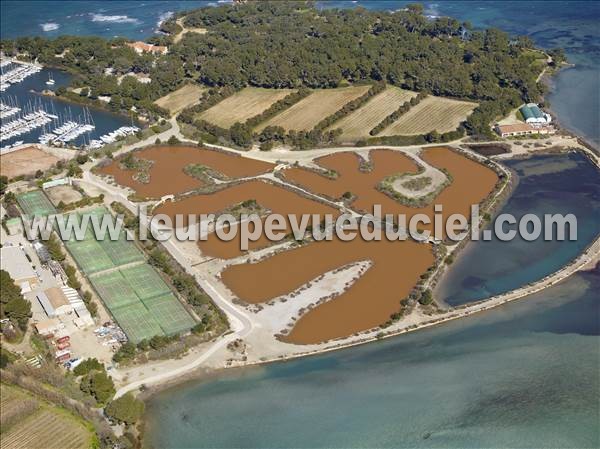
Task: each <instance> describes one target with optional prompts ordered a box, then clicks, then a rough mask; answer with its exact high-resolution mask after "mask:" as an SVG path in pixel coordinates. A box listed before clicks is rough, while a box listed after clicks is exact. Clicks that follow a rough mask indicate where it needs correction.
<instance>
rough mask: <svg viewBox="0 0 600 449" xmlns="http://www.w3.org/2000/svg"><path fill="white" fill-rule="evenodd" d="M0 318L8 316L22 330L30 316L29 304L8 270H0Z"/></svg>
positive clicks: (25, 327) (24, 328)
mask: <svg viewBox="0 0 600 449" xmlns="http://www.w3.org/2000/svg"><path fill="white" fill-rule="evenodd" d="M0 318H2V319H4V318H8V319H9V320H10V321H11V322H12V323H13V324H14V325H15V326H17V327H18V328H19V329H21V330H22V331H25V330H26V329H27V323H28V321H29V318H31V304H30V303H29V301H27V300H25V299H24V298H23V295H22V294H21V289H20V287H19V286H18V285H16V284H15V282H14V280H13V279H12V278H11V277H10V274H9V273H8V271H5V270H0Z"/></svg>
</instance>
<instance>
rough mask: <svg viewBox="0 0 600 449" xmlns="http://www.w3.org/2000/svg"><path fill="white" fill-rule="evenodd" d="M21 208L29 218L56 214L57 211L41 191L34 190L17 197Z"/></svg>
mask: <svg viewBox="0 0 600 449" xmlns="http://www.w3.org/2000/svg"><path fill="white" fill-rule="evenodd" d="M17 202H18V203H19V206H20V207H21V209H22V210H23V212H24V213H25V215H27V216H29V217H33V216H36V215H37V216H46V215H51V214H55V213H56V209H55V208H54V206H53V205H52V203H51V202H50V200H49V199H48V197H47V196H46V195H45V194H44V192H42V191H41V190H32V191H30V192H25V193H20V194H19V195H17Z"/></svg>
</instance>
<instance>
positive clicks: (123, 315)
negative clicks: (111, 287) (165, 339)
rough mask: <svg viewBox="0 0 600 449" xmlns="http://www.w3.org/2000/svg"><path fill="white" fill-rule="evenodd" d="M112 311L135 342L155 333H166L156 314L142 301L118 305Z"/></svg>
mask: <svg viewBox="0 0 600 449" xmlns="http://www.w3.org/2000/svg"><path fill="white" fill-rule="evenodd" d="M111 313H112V315H113V316H114V317H115V320H117V322H118V323H119V326H121V328H122V329H123V331H124V332H125V333H126V334H127V338H129V340H131V341H132V342H133V343H139V342H140V341H142V340H144V339H150V338H152V337H154V336H155V335H164V332H163V331H162V329H161V328H160V326H159V325H158V322H157V321H156V319H155V318H154V316H153V315H152V314H151V313H150V312H149V311H148V309H146V308H145V307H144V305H143V304H142V303H141V302H136V303H133V304H129V305H127V306H123V307H117V308H116V309H114V310H111Z"/></svg>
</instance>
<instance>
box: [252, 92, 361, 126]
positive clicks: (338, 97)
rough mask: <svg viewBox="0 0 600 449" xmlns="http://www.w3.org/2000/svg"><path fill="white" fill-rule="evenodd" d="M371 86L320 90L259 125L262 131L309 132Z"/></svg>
mask: <svg viewBox="0 0 600 449" xmlns="http://www.w3.org/2000/svg"><path fill="white" fill-rule="evenodd" d="M370 87H371V86H354V87H342V88H339V89H321V90H316V91H314V92H313V93H311V94H310V95H309V96H308V97H306V98H303V99H302V100H300V101H299V102H298V103H296V104H294V105H293V106H292V107H290V108H289V109H286V110H285V111H283V112H281V113H280V114H277V115H276V116H275V117H272V118H271V119H270V120H267V121H266V122H264V123H262V124H261V125H259V126H258V127H257V128H256V130H257V131H259V132H260V131H262V130H263V129H264V128H266V127H267V126H281V127H282V128H284V129H285V130H286V131H289V130H295V131H310V130H311V129H313V128H314V127H315V125H317V124H318V123H319V122H320V121H321V120H323V119H324V118H325V117H328V116H330V115H331V114H334V113H335V112H337V111H339V110H340V109H341V108H342V107H343V106H344V105H345V104H346V103H349V102H350V101H352V100H354V99H356V98H358V97H360V96H361V95H363V94H365V93H366V92H367V91H368V90H369V89H370Z"/></svg>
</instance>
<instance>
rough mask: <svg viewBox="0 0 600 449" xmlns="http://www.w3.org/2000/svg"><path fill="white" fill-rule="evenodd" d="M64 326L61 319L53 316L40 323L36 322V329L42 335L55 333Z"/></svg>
mask: <svg viewBox="0 0 600 449" xmlns="http://www.w3.org/2000/svg"><path fill="white" fill-rule="evenodd" d="M63 327H64V324H62V323H61V322H60V321H58V320H57V319H55V318H51V319H49V320H44V321H39V322H38V323H35V329H36V330H37V333H38V334H40V335H42V336H50V335H54V334H55V333H57V332H58V331H59V330H61V329H62V328H63Z"/></svg>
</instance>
